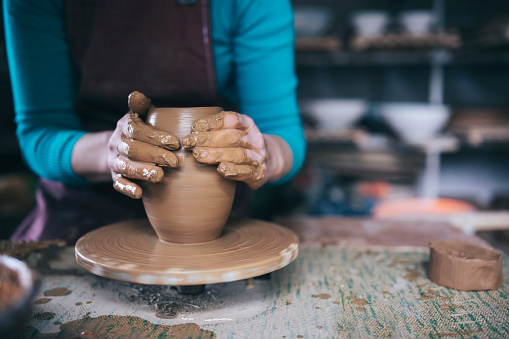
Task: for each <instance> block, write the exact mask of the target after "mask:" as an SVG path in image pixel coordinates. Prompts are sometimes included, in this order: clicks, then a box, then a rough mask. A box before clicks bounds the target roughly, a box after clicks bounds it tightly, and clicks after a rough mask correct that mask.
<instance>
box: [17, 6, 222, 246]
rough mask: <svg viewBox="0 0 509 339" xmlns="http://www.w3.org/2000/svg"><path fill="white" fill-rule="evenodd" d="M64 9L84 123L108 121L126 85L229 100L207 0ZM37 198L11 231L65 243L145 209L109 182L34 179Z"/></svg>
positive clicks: (121, 108)
mask: <svg viewBox="0 0 509 339" xmlns="http://www.w3.org/2000/svg"><path fill="white" fill-rule="evenodd" d="M65 17H66V22H67V34H68V38H69V46H70V50H71V54H72V60H73V65H74V67H75V72H76V77H77V79H78V82H79V88H78V96H77V101H76V110H77V111H78V113H79V114H80V116H81V117H82V123H83V126H84V129H85V130H86V131H90V132H95V131H103V130H113V129H115V126H116V122H117V121H118V120H119V119H120V118H121V117H122V116H123V115H124V114H125V113H126V112H127V110H128V108H127V96H128V94H129V93H130V92H132V91H133V90H138V91H141V92H143V93H145V94H146V95H147V96H148V97H149V98H151V99H152V102H153V104H154V105H156V106H171V107H185V106H223V107H228V104H227V103H225V101H224V100H223V99H222V98H221V97H220V96H219V94H218V91H217V88H216V79H215V73H214V63H213V57H212V46H211V43H212V41H211V35H210V10H209V1H208V0H151V1H150V2H147V1H142V0H101V1H94V0H65ZM36 199H37V206H36V208H35V210H34V211H33V212H32V213H31V214H30V215H29V216H28V217H27V219H26V220H25V221H24V222H23V223H22V224H21V225H20V227H19V228H18V229H17V230H16V232H15V233H14V235H13V236H12V238H11V239H14V240H19V239H33V240H43V239H53V238H60V239H65V240H67V241H68V243H70V244H72V243H74V242H76V240H77V239H78V238H79V237H80V236H81V235H83V234H84V233H86V232H88V231H90V230H92V229H94V228H97V227H100V226H104V225H108V224H111V223H114V222H118V221H122V220H127V219H132V218H140V217H145V211H144V209H143V204H142V202H141V201H140V200H133V199H130V198H128V197H125V196H123V195H121V194H120V193H117V192H116V191H115V190H114V189H113V188H112V185H111V184H101V185H92V186H87V187H80V186H70V185H65V184H63V183H61V182H56V181H50V180H47V179H41V180H40V185H39V188H38V191H37V193H36Z"/></svg>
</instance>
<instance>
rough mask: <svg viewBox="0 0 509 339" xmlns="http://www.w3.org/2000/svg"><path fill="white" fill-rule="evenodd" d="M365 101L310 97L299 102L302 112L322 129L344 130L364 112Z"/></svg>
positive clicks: (365, 107)
mask: <svg viewBox="0 0 509 339" xmlns="http://www.w3.org/2000/svg"><path fill="white" fill-rule="evenodd" d="M367 107H368V105H367V103H366V101H364V100H362V99H337V98H324V99H310V100H303V101H301V102H300V108H301V111H302V113H303V114H305V115H307V116H308V117H309V118H311V119H312V120H314V121H315V122H316V123H317V125H318V128H320V129H324V130H346V129H348V128H349V127H351V126H352V125H353V124H355V123H356V122H357V121H359V120H360V118H362V116H363V115H364V114H365V113H366V110H367Z"/></svg>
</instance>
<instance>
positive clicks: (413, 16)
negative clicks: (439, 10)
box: [399, 10, 435, 35]
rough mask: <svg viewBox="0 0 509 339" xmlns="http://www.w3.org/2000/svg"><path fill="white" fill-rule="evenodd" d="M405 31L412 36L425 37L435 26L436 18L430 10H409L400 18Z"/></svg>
mask: <svg viewBox="0 0 509 339" xmlns="http://www.w3.org/2000/svg"><path fill="white" fill-rule="evenodd" d="M399 22H400V25H401V27H402V28H403V30H404V31H405V32H407V33H410V34H412V35H424V34H427V33H429V32H430V31H431V28H432V26H433V25H434V24H435V16H434V15H433V12H431V11H430V10H409V11H404V12H402V13H401V14H400V16H399Z"/></svg>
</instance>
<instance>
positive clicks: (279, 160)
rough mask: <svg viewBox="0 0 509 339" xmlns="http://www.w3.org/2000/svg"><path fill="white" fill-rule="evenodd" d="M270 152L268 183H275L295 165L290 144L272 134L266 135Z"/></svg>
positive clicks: (266, 175) (266, 142)
mask: <svg viewBox="0 0 509 339" xmlns="http://www.w3.org/2000/svg"><path fill="white" fill-rule="evenodd" d="M263 137H264V139H265V144H266V147H267V152H268V161H267V172H266V174H265V177H266V180H267V182H275V181H277V180H279V179H281V178H282V177H284V176H285V175H286V174H288V172H290V170H291V169H292V165H293V153H292V149H291V148H290V146H289V145H288V143H287V142H286V141H285V140H284V139H283V138H281V137H279V136H277V135H272V134H264V135H263Z"/></svg>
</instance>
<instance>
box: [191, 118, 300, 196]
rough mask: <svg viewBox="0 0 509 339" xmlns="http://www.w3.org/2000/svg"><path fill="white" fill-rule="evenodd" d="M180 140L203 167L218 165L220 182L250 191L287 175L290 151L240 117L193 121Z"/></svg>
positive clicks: (276, 139) (291, 160)
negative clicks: (237, 183)
mask: <svg viewBox="0 0 509 339" xmlns="http://www.w3.org/2000/svg"><path fill="white" fill-rule="evenodd" d="M192 132H193V133H191V134H189V135H187V136H185V137H184V138H183V139H182V145H183V146H184V148H185V149H188V150H189V149H192V150H193V156H194V158H195V159H196V160H197V161H199V162H201V163H204V164H219V166H218V168H217V171H218V172H219V174H221V175H222V176H223V177H224V178H227V179H231V180H238V181H243V182H245V183H246V184H247V185H248V186H249V187H250V188H251V189H257V188H259V187H261V186H262V185H263V184H264V183H266V182H267V181H275V180H277V179H279V178H280V177H282V176H283V175H284V174H286V173H288V171H289V170H290V168H291V165H292V163H293V157H292V153H291V150H290V148H289V146H288V144H286V142H285V141H284V140H283V139H281V138H280V137H278V136H275V135H267V134H262V133H261V132H260V130H259V129H258V127H257V126H256V124H255V123H254V122H253V120H252V119H251V118H250V117H248V116H247V115H244V114H239V113H235V112H221V113H217V114H213V115H211V116H208V117H205V118H202V119H199V120H196V121H195V122H194V123H193V126H192Z"/></svg>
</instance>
